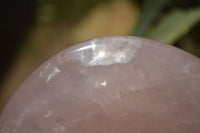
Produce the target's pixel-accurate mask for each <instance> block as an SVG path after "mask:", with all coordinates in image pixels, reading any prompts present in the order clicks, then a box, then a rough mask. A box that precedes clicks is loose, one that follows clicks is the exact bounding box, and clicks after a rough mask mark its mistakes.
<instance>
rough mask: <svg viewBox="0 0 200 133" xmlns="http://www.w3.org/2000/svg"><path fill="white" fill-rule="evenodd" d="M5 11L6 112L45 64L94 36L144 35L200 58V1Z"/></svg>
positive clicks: (109, 0)
mask: <svg viewBox="0 0 200 133" xmlns="http://www.w3.org/2000/svg"><path fill="white" fill-rule="evenodd" d="M0 13H1V14H0V44H1V49H0V50H1V51H0V57H1V61H0V110H1V109H2V107H3V106H4V104H5V103H6V101H7V100H8V98H9V97H10V96H11V95H12V93H13V92H14V90H15V89H16V88H17V86H18V85H19V84H20V83H21V82H22V81H23V80H24V79H25V78H26V77H27V76H28V75H29V74H30V73H31V72H33V71H34V70H35V69H36V68H37V67H38V66H39V65H40V64H42V63H43V62H44V61H46V60H47V59H48V58H50V57H51V56H53V55H54V54H56V53H58V52H59V51H61V50H63V49H64V48H67V47H69V46H71V45H73V44H75V43H78V42H81V41H84V40H88V39H91V38H94V37H101V36H109V35H135V36H141V37H146V38H150V39H154V40H158V41H160V42H164V43H167V44H169V45H174V46H176V47H179V48H181V49H184V50H186V51H188V52H190V53H192V54H193V55H195V56H197V57H200V0H12V1H6V0H5V1H3V2H1V4H0Z"/></svg>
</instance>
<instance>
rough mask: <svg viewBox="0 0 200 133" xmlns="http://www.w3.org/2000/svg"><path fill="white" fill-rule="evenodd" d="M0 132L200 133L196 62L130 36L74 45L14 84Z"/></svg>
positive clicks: (199, 64)
mask: <svg viewBox="0 0 200 133" xmlns="http://www.w3.org/2000/svg"><path fill="white" fill-rule="evenodd" d="M0 133H200V60H199V59H198V58H197V57H194V56H192V55H190V54H189V53H186V52H184V51H182V50H180V49H177V48H175V47H172V46H169V45H166V44H162V43H160V42H156V41H153V40H149V39H144V38H138V37H131V36H111V37H102V38H97V39H92V40H89V41H85V42H82V43H79V44H77V45H74V46H73V47H71V48H68V49H65V50H63V51H61V52H60V53H58V54H57V55H55V56H53V57H52V58H50V59H49V60H48V61H46V62H45V63H44V64H42V65H41V66H40V67H39V68H38V69H37V70H35V71H34V72H33V73H32V74H31V75H30V76H29V77H28V78H27V79H26V80H25V81H24V82H23V83H22V84H21V85H20V86H19V88H18V89H17V90H16V91H15V93H14V94H13V96H12V97H11V98H10V100H9V101H8V102H7V104H6V106H5V108H4V110H3V112H2V114H1V117H0Z"/></svg>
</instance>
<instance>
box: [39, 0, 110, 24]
mask: <svg viewBox="0 0 200 133" xmlns="http://www.w3.org/2000/svg"><path fill="white" fill-rule="evenodd" d="M110 1H112V0H39V10H38V20H39V22H53V21H60V20H67V21H68V22H72V23H73V22H74V21H78V20H80V19H81V18H82V17H84V15H85V14H86V13H87V12H88V11H89V10H90V9H91V8H93V7H95V6H96V5H97V4H99V3H101V2H110Z"/></svg>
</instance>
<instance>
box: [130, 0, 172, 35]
mask: <svg viewBox="0 0 200 133" xmlns="http://www.w3.org/2000/svg"><path fill="white" fill-rule="evenodd" d="M169 1H170V0H144V1H143V6H142V11H141V17H140V20H139V22H138V25H137V26H136V28H135V29H134V31H133V33H132V35H135V36H144V34H145V32H146V31H147V30H148V28H149V26H150V25H151V23H152V22H153V21H154V20H155V18H156V17H158V16H159V15H160V14H161V10H162V9H163V7H165V6H166V4H167V2H169Z"/></svg>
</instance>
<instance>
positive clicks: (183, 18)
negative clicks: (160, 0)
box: [147, 7, 200, 44]
mask: <svg viewBox="0 0 200 133" xmlns="http://www.w3.org/2000/svg"><path fill="white" fill-rule="evenodd" d="M199 21H200V7H198V8H193V9H191V10H188V11H184V10H174V11H172V12H171V13H169V14H168V15H167V16H165V17H164V18H163V20H162V21H161V22H160V23H159V24H158V25H157V26H156V27H155V28H154V29H152V31H151V33H150V35H149V36H147V37H148V38H151V39H153V40H157V41H160V42H164V43H167V44H173V43H174V42H175V41H177V40H178V39H179V38H180V37H181V36H183V35H184V34H186V33H187V32H188V31H189V30H190V29H191V28H192V27H193V26H194V25H195V24H197V23H198V22H199Z"/></svg>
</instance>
